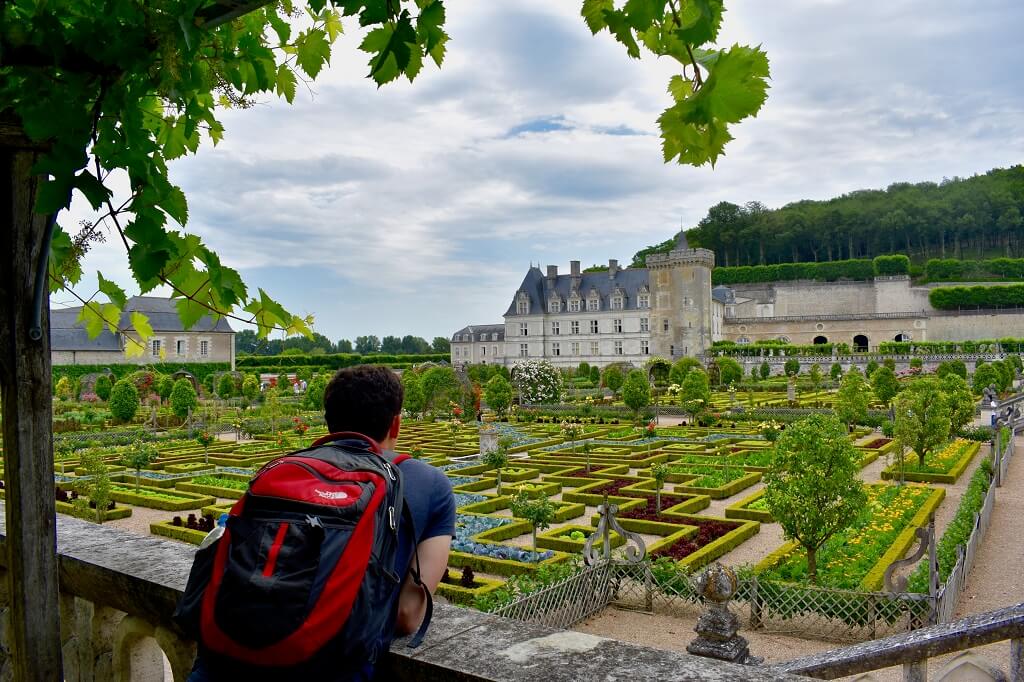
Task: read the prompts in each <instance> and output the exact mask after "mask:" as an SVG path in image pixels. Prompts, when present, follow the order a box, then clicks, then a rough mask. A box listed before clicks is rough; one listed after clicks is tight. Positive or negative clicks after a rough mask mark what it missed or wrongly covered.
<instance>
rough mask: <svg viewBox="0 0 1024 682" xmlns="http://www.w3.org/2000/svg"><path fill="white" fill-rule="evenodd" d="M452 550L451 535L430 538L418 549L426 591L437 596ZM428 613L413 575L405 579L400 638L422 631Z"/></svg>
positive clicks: (398, 623)
mask: <svg viewBox="0 0 1024 682" xmlns="http://www.w3.org/2000/svg"><path fill="white" fill-rule="evenodd" d="M451 546H452V538H451V536H450V535H438V536H436V537H432V538H427V539H426V540H424V541H423V542H421V543H420V544H419V545H417V547H416V552H417V553H418V554H419V557H420V580H422V581H423V585H424V587H426V588H427V589H428V590H430V594H431V595H433V594H434V590H436V589H437V584H438V583H440V582H441V577H442V576H444V574H445V571H447V570H448V551H449V550H450V549H451ZM415 567H416V559H415V558H413V564H412V568H415ZM426 611H427V598H426V595H424V594H423V588H421V587H420V586H419V585H417V584H416V583H415V582H414V581H413V579H412V573H411V572H410V573H409V575H407V576H405V582H404V583H402V591H401V593H400V594H399V595H398V618H397V620H396V621H395V632H396V633H397V634H399V635H408V634H411V633H413V632H415V631H416V629H417V628H419V626H420V623H422V622H423V616H424V615H425V614H426Z"/></svg>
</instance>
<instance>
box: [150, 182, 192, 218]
mask: <svg viewBox="0 0 1024 682" xmlns="http://www.w3.org/2000/svg"><path fill="white" fill-rule="evenodd" d="M156 205H157V206H159V207H160V208H162V209H163V210H164V212H166V213H167V215H169V216H171V218H173V219H174V221H175V222H176V223H178V224H179V225H181V226H182V227H184V225H185V223H187V222H188V199H186V198H185V193H184V192H182V191H181V188H180V187H173V186H172V187H171V188H170V189H168V191H167V192H166V193H165V194H164V195H163V196H162V197H161V198H160V199H159V200H158V201H157V202H156Z"/></svg>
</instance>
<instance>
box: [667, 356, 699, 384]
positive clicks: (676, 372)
mask: <svg viewBox="0 0 1024 682" xmlns="http://www.w3.org/2000/svg"><path fill="white" fill-rule="evenodd" d="M696 367H700V361H699V360H697V358H679V359H678V360H676V361H675V362H674V363H673V364H672V369H671V370H669V373H668V380H669V383H672V384H678V385H680V386H681V385H682V384H683V380H684V379H686V375H687V374H689V373H690V370H692V369H694V368H696Z"/></svg>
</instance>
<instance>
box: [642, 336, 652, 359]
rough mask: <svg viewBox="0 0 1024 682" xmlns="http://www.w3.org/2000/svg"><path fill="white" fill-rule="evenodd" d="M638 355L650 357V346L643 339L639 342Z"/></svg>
mask: <svg viewBox="0 0 1024 682" xmlns="http://www.w3.org/2000/svg"><path fill="white" fill-rule="evenodd" d="M640 354H641V355H650V354H651V345H650V343H649V342H648V341H647V339H644V340H643V341H641V342H640Z"/></svg>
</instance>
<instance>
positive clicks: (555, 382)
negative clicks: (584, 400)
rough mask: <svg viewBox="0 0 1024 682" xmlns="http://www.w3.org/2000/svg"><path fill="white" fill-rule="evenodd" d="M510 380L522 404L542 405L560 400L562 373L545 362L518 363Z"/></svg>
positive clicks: (529, 361) (528, 361)
mask: <svg viewBox="0 0 1024 682" xmlns="http://www.w3.org/2000/svg"><path fill="white" fill-rule="evenodd" d="M512 378H513V381H514V383H515V386H516V389H517V390H518V391H519V397H520V398H521V399H522V400H523V402H526V403H535V404H541V405H543V404H547V403H557V402H558V401H559V400H561V397H562V373H561V372H559V371H558V370H557V369H555V367H554V365H552V364H551V363H550V362H548V361H547V360H527V361H526V362H521V363H518V364H517V365H516V366H515V367H514V368H513V371H512Z"/></svg>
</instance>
